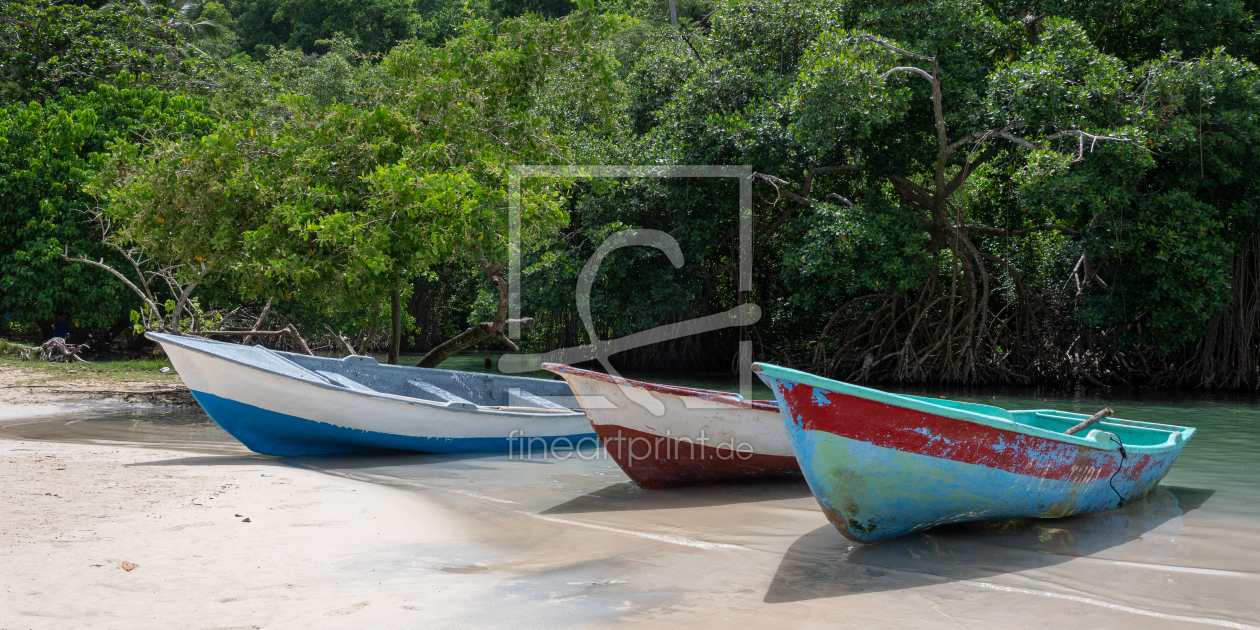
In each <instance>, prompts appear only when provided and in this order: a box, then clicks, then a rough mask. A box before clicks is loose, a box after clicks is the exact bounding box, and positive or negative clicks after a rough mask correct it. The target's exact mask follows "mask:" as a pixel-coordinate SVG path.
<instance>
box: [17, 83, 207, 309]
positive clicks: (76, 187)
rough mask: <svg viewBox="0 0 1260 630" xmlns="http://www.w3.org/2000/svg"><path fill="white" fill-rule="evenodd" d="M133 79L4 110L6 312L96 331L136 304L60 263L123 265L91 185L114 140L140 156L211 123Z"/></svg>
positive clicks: (176, 98)
mask: <svg viewBox="0 0 1260 630" xmlns="http://www.w3.org/2000/svg"><path fill="white" fill-rule="evenodd" d="M131 80H132V77H131V76H130V75H129V74H128V73H126V72H123V73H121V74H119V75H118V76H117V77H116V79H115V81H116V82H115V83H114V84H102V85H98V86H97V87H96V88H95V89H94V90H92V91H90V92H86V93H83V94H78V95H74V94H66V95H64V96H63V97H62V98H61V99H60V100H49V101H47V102H46V103H44V104H42V105H41V104H39V103H37V102H31V103H28V104H14V105H9V106H7V107H5V108H3V109H0V310H3V311H6V312H11V313H14V314H15V315H16V314H19V313H20V314H21V315H20V319H21V320H24V321H34V320H40V319H51V318H52V316H53V314H54V313H55V312H56V311H59V310H64V311H68V312H70V313H71V314H72V315H73V316H74V317H75V318H76V320H77V321H79V322H80V324H82V325H84V326H89V325H106V324H109V323H112V322H114V321H115V320H117V319H118V318H120V317H122V316H124V315H125V313H126V311H127V309H128V308H129V306H130V305H131V304H133V302H134V300H133V297H132V296H131V295H130V291H129V290H128V289H127V288H126V287H124V286H122V285H120V284H119V283H118V282H117V281H116V280H114V279H112V278H110V277H107V276H106V275H105V274H103V273H101V272H100V271H98V270H96V269H92V268H88V267H86V266H83V265H79V264H75V263H67V262H65V261H64V260H63V259H62V253H63V252H65V251H66V250H67V249H68V250H69V252H70V254H71V255H73V256H84V257H88V258H92V259H98V258H101V257H105V258H107V259H108V260H113V261H115V262H116V259H114V258H113V257H112V250H109V249H108V248H106V247H104V246H103V245H101V243H100V242H99V239H100V234H99V232H98V231H96V230H95V226H93V225H92V224H91V223H90V222H89V221H87V216H86V215H85V214H84V213H83V211H84V210H85V209H86V208H88V207H91V206H92V205H94V204H95V200H94V199H93V198H92V197H91V195H89V194H88V193H86V192H85V191H84V186H85V185H86V184H87V182H88V181H89V180H91V179H92V178H93V177H94V176H95V175H96V172H97V170H98V169H99V168H100V167H101V165H102V164H103V163H104V161H105V160H104V153H105V151H106V149H107V147H108V145H109V144H110V143H111V142H117V141H128V142H133V143H137V144H136V145H135V146H136V147H137V150H138V151H139V150H142V149H141V148H140V147H142V146H144V143H145V141H146V139H149V138H152V137H154V136H155V135H157V134H160V135H161V136H163V137H166V138H171V139H174V138H179V137H183V136H188V135H194V134H198V133H200V132H202V131H203V130H205V129H206V128H208V126H209V120H208V119H207V117H206V113H205V110H206V108H205V104H204V103H203V102H201V101H199V100H197V99H194V98H190V97H187V96H181V95H177V94H171V93H169V92H164V91H161V90H159V89H157V88H156V87H153V86H141V85H135V84H133V83H131ZM117 268H122V267H121V266H118V267H117Z"/></svg>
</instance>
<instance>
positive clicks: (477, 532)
mask: <svg viewBox="0 0 1260 630" xmlns="http://www.w3.org/2000/svg"><path fill="white" fill-rule="evenodd" d="M1211 435H1212V434H1211V433H1210V431H1208V432H1205V436H1207V437H1208V439H1214V438H1212V437H1211ZM1204 443H1205V444H1206V443H1208V442H1207V441H1206V440H1205V441H1204ZM1213 448H1221V447H1215V446H1214V447H1213ZM1208 454H1211V453H1208ZM1193 457H1194V456H1193V454H1192V456H1191V457H1190V458H1187V461H1185V462H1180V463H1179V464H1178V467H1176V468H1174V470H1173V473H1172V474H1171V475H1170V476H1169V477H1168V478H1167V479H1166V480H1165V484H1164V485H1163V486H1161V487H1160V488H1159V489H1157V490H1156V491H1155V492H1153V493H1152V494H1151V495H1150V496H1149V497H1147V499H1145V500H1143V501H1141V502H1135V503H1133V504H1130V505H1127V506H1125V507H1124V508H1122V509H1120V510H1116V511H1113V512H1109V513H1106V514H1100V515H1095V516H1089V517H1076V518H1067V519H1046V520H1033V521H1030V522H1020V523H1008V524H1004V525H1000V526H992V525H984V524H981V525H975V526H966V527H953V528H942V529H938V530H933V531H931V532H927V533H924V534H916V535H913V536H908V537H905V538H903V539H898V540H896V541H892V542H889V543H885V544H879V545H855V544H853V543H850V542H849V541H847V540H845V539H844V538H842V537H841V536H840V535H839V534H838V533H837V532H836V531H835V529H834V528H833V527H832V526H831V525H830V524H828V523H827V521H826V519H825V518H824V517H823V515H822V513H821V512H820V511H819V509H818V506H817V503H816V502H815V501H814V499H813V497H812V495H811V494H810V492H809V489H808V487H806V486H805V485H804V484H803V483H800V482H789V483H774V484H754V485H732V486H722V487H712V488H690V489H678V490H670V491H646V490H643V489H641V488H638V487H637V486H635V485H633V484H632V483H630V482H629V481H628V479H627V478H626V477H625V475H624V474H622V472H621V471H620V469H618V468H617V466H616V464H615V463H613V462H612V461H611V460H609V459H608V458H607V457H606V454H605V455H603V456H601V454H600V453H599V452H591V453H585V454H578V455H570V456H568V457H565V458H562V459H556V458H546V459H530V460H521V459H509V458H508V457H506V456H505V455H503V454H469V455H424V454H408V453H364V454H349V455H343V456H322V457H300V458H285V459H278V458H271V457H264V456H260V455H256V454H253V453H250V452H249V451H248V450H246V449H244V448H243V447H242V446H241V445H240V444H239V443H238V442H236V441H235V440H233V439H232V438H231V437H230V436H228V435H227V434H226V433H224V432H222V430H220V429H218V427H217V426H215V425H214V424H213V423H212V422H210V421H209V420H208V419H207V418H205V417H204V415H201V414H200V411H199V410H198V409H197V408H196V407H161V406H153V405H137V404H126V403H120V402H118V401H116V400H94V399H79V400H69V401H62V402H60V403H57V404H49V403H47V402H45V403H43V404H38V403H30V402H28V403H23V404H14V403H0V506H3V509H0V566H2V567H3V570H2V571H0V629H2V630H17V629H19V628H21V629H34V628H128V629H135V628H171V627H179V628H310V627H319V628H341V627H352V626H353V627H360V628H362V627H369V628H414V627H440V628H468V627H504V628H519V627H531V628H532V627H538V628H542V627H545V628H570V627H572V628H588V627H612V626H616V627H625V626H652V627H661V626H665V627H677V626H682V625H686V626H690V627H695V628H753V627H801V628H807V627H834V626H836V625H844V626H845V627H859V628H905V627H916V628H1047V629H1054V630H1061V629H1062V628H1085V627H1091V628H1095V627H1106V628H1135V629H1136V628H1141V629H1143V630H1149V629H1151V628H1185V627H1203V628H1212V627H1224V628H1235V629H1241V630H1250V629H1252V628H1257V626H1260V624H1258V623H1257V622H1256V620H1257V619H1260V604H1257V603H1256V601H1255V598H1254V596H1253V594H1254V592H1255V589H1256V588H1257V586H1260V576H1258V575H1257V572H1256V567H1257V566H1260V527H1258V526H1257V523H1260V518H1258V515H1257V509H1256V507H1255V505H1256V502H1254V501H1251V500H1250V499H1248V497H1249V496H1250V495H1249V494H1247V493H1248V492H1253V490H1249V489H1248V488H1252V484H1250V482H1247V481H1246V479H1250V478H1253V475H1254V470H1253V469H1254V467H1255V466H1254V464H1253V463H1249V462H1252V460H1253V458H1251V457H1250V456H1249V455H1247V454H1246V453H1244V452H1241V451H1240V452H1239V454H1238V457H1239V458H1240V459H1238V460H1237V462H1231V461H1227V460H1222V461H1221V462H1219V463H1217V462H1216V460H1213V459H1211V458H1208V459H1200V460H1195V459H1194V458H1193ZM1218 459H1219V458H1218ZM1196 462H1198V463H1196ZM245 519H249V520H248V522H247V521H246V520H245ZM129 567H130V570H128V568H129Z"/></svg>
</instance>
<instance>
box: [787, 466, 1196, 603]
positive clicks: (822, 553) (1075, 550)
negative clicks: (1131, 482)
mask: <svg viewBox="0 0 1260 630" xmlns="http://www.w3.org/2000/svg"><path fill="white" fill-rule="evenodd" d="M1214 492H1215V491H1214V490H1205V489H1197V488H1178V487H1170V486H1160V487H1158V488H1156V489H1155V490H1154V491H1152V492H1151V493H1150V494H1149V495H1147V497H1146V498H1145V499H1143V500H1142V501H1137V502H1134V503H1130V504H1129V505H1126V506H1124V507H1123V508H1120V509H1118V510H1113V511H1111V512H1106V513H1103V514H1092V515H1089V516H1074V517H1068V518H1059V519H1017V520H1008V521H991V522H985V523H964V524H959V525H947V526H943V527H938V528H935V529H932V530H928V531H926V532H921V533H917V534H911V535H909V536H905V537H902V538H898V539H895V540H890V541H886V542H882V543H876V544H869V545H863V544H860V543H854V542H852V541H850V540H848V539H846V538H845V537H843V536H841V535H840V532H838V531H836V529H835V528H834V527H832V526H831V525H826V526H824V527H820V528H818V529H815V530H814V531H812V532H809V533H808V534H805V535H804V536H802V537H800V538H799V539H797V541H796V542H794V543H792V546H791V547H790V548H789V549H788V551H787V553H786V554H785V555H784V557H783V560H782V562H780V564H779V569H778V571H777V572H776V573H775V575H774V578H773V579H772V580H771V582H770V588H769V589H768V590H767V591H766V596H765V599H764V601H765V602H766V603H768V604H777V603H785V602H796V601H803V600H811V599H823V598H828V597H842V596H845V595H855V594H859V593H871V592H880V591H894V590H900V589H907V588H915V587H919V586H926V585H930V584H941V583H944V582H952V581H956V580H972V579H977V578H986V577H991V576H994V575H1000V574H1003V573H1012V572H1017V571H1026V570H1029V569H1037V568H1041V567H1046V566H1051V565H1055V564H1059V563H1062V562H1067V561H1068V560H1072V559H1074V558H1078V557H1082V556H1089V555H1091V554H1095V553H1098V552H1100V551H1102V550H1104V549H1108V548H1111V547H1115V546H1118V545H1122V544H1124V543H1127V542H1129V541H1132V540H1136V539H1139V538H1141V536H1142V535H1143V534H1145V533H1147V532H1149V531H1151V530H1152V529H1154V528H1156V527H1158V526H1159V525H1161V524H1163V523H1165V522H1167V521H1169V520H1171V519H1174V518H1177V517H1180V516H1181V515H1182V514H1185V513H1187V512H1189V511H1191V510H1194V509H1197V508H1198V507H1199V506H1201V505H1203V502H1204V501H1207V499H1208V498H1209V497H1211V496H1212V494H1213V493H1214Z"/></svg>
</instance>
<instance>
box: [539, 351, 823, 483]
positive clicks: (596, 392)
mask: <svg viewBox="0 0 1260 630" xmlns="http://www.w3.org/2000/svg"><path fill="white" fill-rule="evenodd" d="M543 368H545V369H547V370H550V371H552V372H554V373H556V374H559V375H561V376H562V377H563V378H564V379H565V381H566V382H567V383H568V384H569V386H570V387H571V388H572V390H573V394H574V396H576V397H577V400H578V403H579V404H580V405H582V408H583V410H585V411H586V414H587V417H588V418H590V422H591V426H592V427H594V429H595V433H596V434H597V435H598V436H599V438H600V441H601V442H602V443H603V446H604V450H605V451H607V452H608V454H609V456H610V457H611V458H612V459H613V460H614V461H616V462H617V464H618V465H620V466H621V468H622V470H624V471H625V472H626V474H627V475H629V476H630V478H631V479H633V480H634V481H635V482H637V483H639V484H640V485H642V486H644V487H647V488H669V487H676V486H686V485H696V484H711V483H720V482H723V481H734V480H742V479H764V478H774V477H800V475H801V470H800V466H799V465H798V464H797V462H796V456H795V455H793V454H792V446H791V445H790V444H789V443H788V439H787V434H786V433H784V431H783V421H782V419H781V417H780V415H779V407H778V404H777V403H775V402H774V401H762V400H744V399H743V398H742V397H741V396H739V395H738V394H731V393H727V392H719V391H713V390H707V389H695V388H690V387H675V386H671V385H660V384H656V383H644V382H641V381H632V380H628V379H624V378H619V377H614V376H610V375H607V374H601V373H599V372H591V371H589V370H582V369H578V368H574V367H570V366H567V365H560V364H556V363H544V364H543ZM627 390H632V391H629V392H628V391H627ZM645 395H651V396H653V397H654V398H655V399H656V401H657V402H659V403H660V404H661V406H662V408H663V409H664V413H663V415H660V416H657V415H655V414H653V413H652V412H651V411H650V410H649V409H647V408H645V407H643V406H641V405H640V404H639V403H638V402H635V400H640V401H641V400H642V397H643V396H645Z"/></svg>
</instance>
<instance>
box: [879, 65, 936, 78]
mask: <svg viewBox="0 0 1260 630" xmlns="http://www.w3.org/2000/svg"><path fill="white" fill-rule="evenodd" d="M898 72H913V73H915V74H918V75H921V76H922V77H923V78H925V79H927V80H928V82H932V75H930V74H928V73H927V71H926V70H924V69H922V68H916V67H914V66H897V67H896V68H893V69H892V70H889V71H888V72H885V73H884V74H881V75H879V78H880V80H883V81H887V80H888V77H890V76H892V75H894V74H896V73H898Z"/></svg>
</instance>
